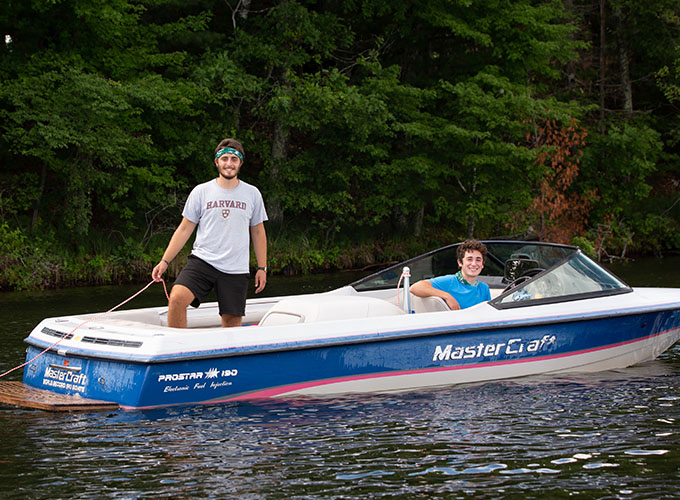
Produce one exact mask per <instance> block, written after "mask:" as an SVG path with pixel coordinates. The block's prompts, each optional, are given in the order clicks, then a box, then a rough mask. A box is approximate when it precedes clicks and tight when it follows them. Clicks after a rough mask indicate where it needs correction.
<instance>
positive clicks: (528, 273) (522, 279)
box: [503, 267, 545, 293]
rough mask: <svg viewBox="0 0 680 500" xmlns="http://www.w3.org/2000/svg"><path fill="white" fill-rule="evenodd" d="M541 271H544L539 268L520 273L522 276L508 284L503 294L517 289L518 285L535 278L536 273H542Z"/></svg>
mask: <svg viewBox="0 0 680 500" xmlns="http://www.w3.org/2000/svg"><path fill="white" fill-rule="evenodd" d="M543 271H545V269H543V268H541V267H534V268H533V269H529V270H528V271H525V272H524V273H522V275H521V276H520V277H519V278H517V279H515V280H514V281H513V282H512V283H510V284H509V285H508V286H506V287H505V289H504V290H503V293H505V292H507V291H508V290H512V289H513V288H516V287H518V286H519V285H521V284H522V283H524V282H526V281H529V280H530V279H531V278H533V277H534V276H536V275H537V274H538V273H542V272H543Z"/></svg>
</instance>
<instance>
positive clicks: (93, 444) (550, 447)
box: [0, 257, 680, 499]
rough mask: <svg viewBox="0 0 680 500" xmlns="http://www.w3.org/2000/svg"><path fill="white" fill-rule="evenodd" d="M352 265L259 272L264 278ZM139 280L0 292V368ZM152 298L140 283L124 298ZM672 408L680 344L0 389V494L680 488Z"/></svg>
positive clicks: (395, 494) (668, 271)
mask: <svg viewBox="0 0 680 500" xmlns="http://www.w3.org/2000/svg"><path fill="white" fill-rule="evenodd" d="M610 267H611V268H613V270H614V271H615V272H616V273H617V274H618V275H619V276H620V277H622V278H623V279H624V280H625V281H627V282H628V283H629V284H631V285H633V286H649V285H653V286H673V287H680V257H667V258H665V259H660V260H656V259H645V260H642V261H638V262H636V263H634V264H632V265H626V266H622V265H618V266H610ZM356 277H357V276H356V275H352V274H348V273H336V274H333V275H320V276H313V277H308V278H283V277H272V278H270V282H269V285H268V288H267V293H268V294H271V295H277V294H281V293H299V292H301V291H317V290H326V289H330V288H333V287H335V286H339V285H342V284H346V283H348V282H350V281H352V280H353V279H354V278H356ZM140 288H141V286H132V287H97V288H88V289H70V290H58V291H45V292H26V293H7V294H0V319H2V321H0V334H1V335H2V339H3V341H4V343H5V346H4V349H2V350H1V351H0V370H2V371H5V370H6V369H8V368H11V367H13V366H16V365H17V364H19V363H21V362H22V361H23V358H24V349H25V345H24V344H23V339H24V337H26V336H27V334H28V332H29V331H30V329H31V328H32V327H33V326H35V324H36V323H37V322H38V321H39V320H40V319H42V318H43V317H45V316H52V315H58V314H66V313H75V312H84V311H100V310H107V309H109V308H111V307H113V306H114V305H116V304H118V303H119V302H121V301H122V300H123V299H125V298H127V297H128V296H130V295H132V294H133V293H134V292H135V291H137V290H139V289H140ZM164 300H165V299H164V295H163V291H162V287H161V286H160V285H153V286H152V287H151V288H149V289H148V290H147V291H145V292H144V293H143V294H142V295H140V296H139V297H137V298H136V299H135V300H134V301H133V302H132V303H131V304H129V306H128V307H142V306H147V305H149V306H150V305H162V304H164ZM7 378H8V379H9V380H19V379H20V374H19V373H13V374H11V375H10V376H9V377H7ZM678 423H680V345H676V346H675V347H674V348H672V349H671V350H670V351H668V352H667V353H665V354H664V355H662V356H661V357H660V358H659V359H657V360H655V361H653V362H650V363H646V364H644V365H639V366H636V367H632V368H628V369H625V370H618V371H613V372H604V373H598V374H592V375H569V376H566V375H564V376H559V377H534V378H527V379H519V380H512V381H504V382H494V383H485V384H478V385H466V386H458V387H451V388H446V389H437V390H429V391H418V392H414V393H406V394H399V395H370V396H347V397H339V398H327V399H311V398H300V399H287V400H272V401H264V402H262V401H260V402H239V403H231V404H224V405H218V406H210V407H185V408H172V409H163V410H154V411H130V412H125V411H116V412H91V413H88V412H82V413H50V412H43V411H37V410H27V409H19V408H15V407H12V406H9V405H1V404H0V499H102V498H107V499H108V498H111V499H147V498H154V499H156V498H170V497H172V498H177V499H190V498H216V499H222V498H236V497H238V498H244V499H261V498H267V499H315V498H327V499H348V498H389V499H413V498H428V499H430V498H435V499H452V498H494V499H495V498H504V499H505V498H508V499H513V498H517V499H532V498H556V499H562V498H564V499H566V498H583V499H596V498H597V499H615V498H621V499H629V498H635V499H639V498H654V499H657V498H680V474H679V468H680V432H679V431H678V430H676V429H675V427H676V426H677V425H678Z"/></svg>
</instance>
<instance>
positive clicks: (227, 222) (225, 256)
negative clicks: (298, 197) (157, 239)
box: [182, 179, 267, 274]
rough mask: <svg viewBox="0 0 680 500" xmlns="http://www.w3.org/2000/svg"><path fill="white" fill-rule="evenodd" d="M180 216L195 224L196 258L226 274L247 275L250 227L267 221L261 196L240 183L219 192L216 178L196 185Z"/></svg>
mask: <svg viewBox="0 0 680 500" xmlns="http://www.w3.org/2000/svg"><path fill="white" fill-rule="evenodd" d="M182 216H183V217H186V218H187V219H189V220H190V221H191V222H193V223H196V224H198V228H197V230H196V240H195V241H194V247H193V249H192V251H191V253H192V254H194V255H195V256H196V257H198V258H199V259H201V260H204V261H205V262H207V263H208V264H210V265H211V266H213V267H215V268H216V269H219V270H220V271H222V272H224V273H229V274H247V273H248V271H249V267H250V266H249V264H250V226H256V225H258V224H259V223H260V222H264V221H266V220H267V212H266V211H265V208H264V202H263V201H262V195H261V194H260V191H259V190H258V189H257V188H256V187H255V186H252V185H250V184H248V183H246V182H243V181H242V180H239V183H238V186H236V188H234V189H222V188H221V187H220V186H219V184H217V179H213V180H211V181H209V182H204V183H203V184H199V185H198V186H196V187H195V188H194V189H193V190H192V191H191V193H190V194H189V198H187V202H186V204H185V205H184V210H183V211H182Z"/></svg>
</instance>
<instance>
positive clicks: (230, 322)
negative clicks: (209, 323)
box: [222, 314, 242, 328]
mask: <svg viewBox="0 0 680 500" xmlns="http://www.w3.org/2000/svg"><path fill="white" fill-rule="evenodd" d="M241 319H242V318H241V316H234V315H233V314H222V326H223V327H225V328H232V327H235V326H241Z"/></svg>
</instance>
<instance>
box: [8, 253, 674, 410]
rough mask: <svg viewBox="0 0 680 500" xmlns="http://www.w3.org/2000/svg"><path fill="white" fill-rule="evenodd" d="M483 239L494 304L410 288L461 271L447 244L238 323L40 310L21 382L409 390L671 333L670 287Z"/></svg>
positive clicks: (148, 403)
mask: <svg viewBox="0 0 680 500" xmlns="http://www.w3.org/2000/svg"><path fill="white" fill-rule="evenodd" d="M484 243H485V244H486V246H487V249H488V255H487V258H486V263H485V268H484V271H483V274H482V275H480V277H479V279H480V280H481V281H484V282H485V283H487V284H488V285H489V287H490V289H491V295H492V299H491V300H490V301H488V302H483V303H481V304H477V305H475V306H473V307H469V308H467V309H463V310H458V311H451V310H449V309H448V307H447V306H446V304H445V303H444V302H443V301H442V300H441V299H438V298H434V297H429V298H419V297H415V296H413V295H412V294H411V293H409V292H408V287H409V283H414V282H415V281H417V280H421V279H427V278H430V277H434V276H439V275H444V274H452V273H455V272H456V271H457V270H458V265H457V259H456V249H457V246H458V244H452V245H448V246H445V247H443V248H440V249H437V250H434V251H431V252H428V253H426V254H423V255H420V256H418V257H414V258H412V259H409V260H407V261H404V262H402V263H399V264H396V265H393V266H390V267H387V268H386V269H383V270H380V271H378V272H376V273H374V274H371V275H369V276H366V277H365V278H363V279H360V280H358V281H355V282H353V283H350V284H349V285H347V286H343V287H340V288H338V289H334V290H330V291H327V292H322V293H312V294H303V295H287V296H281V297H270V298H252V299H248V301H247V305H246V316H245V317H244V323H243V326H241V327H238V328H227V329H225V328H221V327H220V318H219V315H218V312H217V304H216V303H206V304H203V305H201V306H200V307H199V308H196V309H193V308H190V309H189V310H188V319H187V321H188V328H186V329H178V328H170V327H168V326H167V307H150V308H140V309H128V310H116V311H112V312H109V313H106V314H78V315H70V316H61V317H53V318H47V319H44V320H43V321H41V322H40V323H39V324H38V325H37V326H36V327H35V328H34V329H33V331H31V333H30V335H29V336H28V337H27V338H26V339H25V342H26V343H27V344H28V349H27V353H26V362H27V364H26V365H25V366H24V372H23V383H21V382H19V383H20V384H22V386H21V388H22V390H25V391H29V392H32V393H35V392H36V391H37V392H38V393H43V394H48V395H50V396H52V397H54V398H57V399H59V398H61V399H65V400H67V401H72V402H73V404H74V405H75V404H79V405H80V407H83V405H84V403H86V402H92V403H93V404H94V403H97V402H99V403H101V404H102V405H104V406H105V407H107V406H106V405H109V404H110V405H115V406H116V407H118V408H122V409H149V408H157V407H165V406H174V405H196V404H217V403H224V402H229V401H240V400H249V399H260V398H279V397H300V396H311V397H324V396H329V395H340V394H351V393H389V392H402V391H418V390H423V389H425V388H433V387H445V386H453V385H455V384H466V383H479V382H484V381H492V380H500V379H509V378H517V377H526V376H532V375H539V374H541V375H544V374H564V373H571V372H595V371H602V370H613V369H622V368H625V367H628V366H631V365H635V364H637V363H642V362H644V361H648V360H652V359H654V358H656V357H658V356H659V355H660V354H661V353H663V352H664V351H666V350H667V349H669V348H670V347H671V346H673V344H675V343H676V342H677V340H678V338H679V337H680V289H675V288H637V287H636V288H632V287H630V286H628V285H627V284H626V283H624V282H623V281H622V280H621V279H619V278H618V277H616V276H615V275H614V274H612V273H611V272H609V271H608V270H607V269H606V268H605V267H603V266H602V265H600V264H599V263H598V262H596V261H595V260H593V259H591V258H590V257H589V256H588V255H586V254H585V253H584V252H583V251H581V250H580V249H579V248H578V247H575V246H569V245H560V244H552V243H542V242H526V241H484ZM0 392H3V391H0ZM18 399H21V398H15V400H13V401H12V402H13V404H14V403H16V401H17V400H18ZM5 401H7V400H5ZM17 404H20V403H17ZM66 407H68V404H67V405H66Z"/></svg>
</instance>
